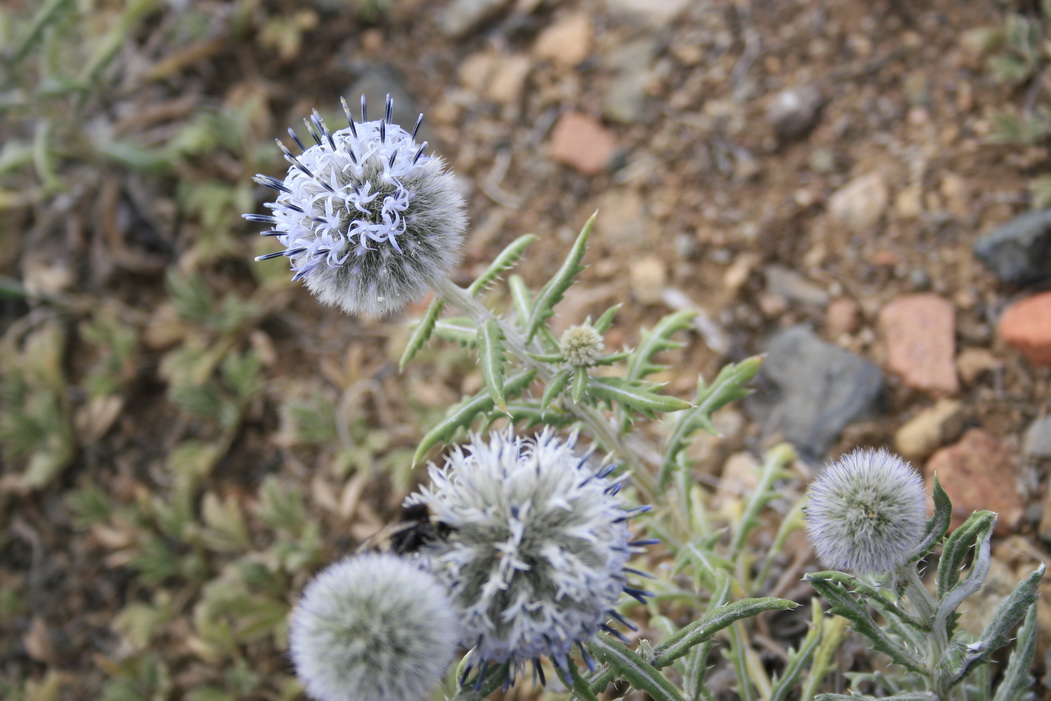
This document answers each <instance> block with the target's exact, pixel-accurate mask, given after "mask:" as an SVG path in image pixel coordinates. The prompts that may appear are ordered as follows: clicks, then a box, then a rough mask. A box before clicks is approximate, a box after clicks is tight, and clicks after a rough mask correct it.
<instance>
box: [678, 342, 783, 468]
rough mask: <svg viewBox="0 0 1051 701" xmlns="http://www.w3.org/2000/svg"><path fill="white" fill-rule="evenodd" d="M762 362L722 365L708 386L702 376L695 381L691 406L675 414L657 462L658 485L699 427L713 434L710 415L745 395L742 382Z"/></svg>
mask: <svg viewBox="0 0 1051 701" xmlns="http://www.w3.org/2000/svg"><path fill="white" fill-rule="evenodd" d="M762 364H763V356H760V355H757V356H753V357H751V358H746V359H745V360H742V361H741V362H739V363H735V364H731V365H726V366H724V367H723V369H722V370H720V371H719V374H718V375H717V376H716V378H715V381H714V382H712V384H711V385H706V384H705V382H704V379H703V378H701V379H699V380H698V381H697V394H696V396H695V398H694V406H693V408H692V409H690V410H689V411H686V412H683V413H682V414H680V415H679V416H678V417H677V418H678V421H677V422H676V424H675V430H674V431H673V432H672V435H671V436H670V437H669V438H668V447H667V449H666V450H665V453H664V459H663V461H662V462H661V471H660V477H659V479H658V484H659V485H660V486H661V487H665V486H667V484H668V482H669V480H671V475H672V471H673V470H674V469H675V466H676V465H677V464H678V458H679V454H680V453H681V452H682V451H683V450H685V448H686V446H687V445H689V442H690V436H691V435H693V434H694V433H695V432H697V431H699V430H701V429H704V430H705V431H708V432H709V433H713V434H715V433H717V431H716V430H715V425H714V424H713V423H712V414H714V413H715V412H716V411H718V410H719V409H721V408H722V407H724V406H726V405H727V404H729V403H730V402H732V401H736V400H738V399H741V398H743V397H746V396H748V394H749V393H750V392H751V390H749V389H746V388H745V385H746V384H748V383H749V382H751V381H752V379H753V378H754V377H755V376H756V373H758V372H759V368H760V367H761V366H762Z"/></svg>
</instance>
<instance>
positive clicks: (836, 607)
mask: <svg viewBox="0 0 1051 701" xmlns="http://www.w3.org/2000/svg"><path fill="white" fill-rule="evenodd" d="M842 574H843V573H842V572H813V573H809V574H807V575H805V576H804V577H803V579H805V580H806V581H808V582H810V585H811V586H812V587H814V589H816V590H817V592H818V593H819V594H820V595H821V597H822V598H823V599H824V600H825V601H827V602H828V603H829V604H831V608H830V609H829V613H834V614H836V615H839V616H842V617H843V618H846V619H847V620H849V621H850V622H851V624H852V627H853V628H854V630H856V631H857V632H859V633H861V634H862V635H864V636H865V637H866V638H868V639H869V640H870V641H871V642H872V648H873V649H874V650H876V651H877V652H882V653H883V654H885V655H887V656H888V657H890V658H891V659H892V660H894V662H896V663H897V664H900V665H901V666H903V667H905V668H906V669H910V670H912V671H913V672H917V673H922V668H923V664H922V662H920V661H919V660H916V659H913V657H912V655H911V654H910V653H909V651H908V650H906V649H905V648H903V647H902V646H901V645H899V644H898V643H897V642H896V641H895V640H893V639H891V638H890V637H889V636H888V635H887V634H886V633H885V632H884V631H883V629H882V628H881V627H880V626H879V624H877V623H876V621H875V620H874V619H873V618H872V616H871V615H870V614H869V612H868V609H867V608H865V607H864V606H862V605H861V604H860V603H858V601H857V600H856V599H855V598H854V597H853V596H851V594H850V593H849V592H848V591H847V590H846V587H845V586H844V585H843V584H842V580H841V579H840V575H842Z"/></svg>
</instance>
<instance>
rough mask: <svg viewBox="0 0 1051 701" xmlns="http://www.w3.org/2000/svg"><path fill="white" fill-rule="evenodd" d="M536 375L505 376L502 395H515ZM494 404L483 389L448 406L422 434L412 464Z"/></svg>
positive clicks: (523, 372) (525, 373) (531, 371)
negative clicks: (441, 416)
mask: <svg viewBox="0 0 1051 701" xmlns="http://www.w3.org/2000/svg"><path fill="white" fill-rule="evenodd" d="M535 375H536V371H535V370H527V371H521V372H518V373H516V374H514V375H512V376H511V377H509V378H507V381H506V382H504V387H503V389H504V396H505V397H517V396H518V395H519V394H521V393H522V392H524V391H525V389H526V388H527V387H528V386H529V385H530V384H531V383H532V382H533V377H534V376H535ZM493 406H494V402H493V397H492V395H490V394H489V391H488V390H484V391H482V392H479V393H477V394H475V395H474V396H473V397H468V398H466V399H464V400H463V401H461V402H459V403H458V404H454V405H453V406H452V407H450V408H449V411H448V413H447V414H446V415H445V418H443V419H442V420H441V421H439V422H438V425H436V426H435V427H434V428H432V429H431V430H430V431H428V432H427V434H426V435H424V437H423V439H421V440H420V444H419V446H417V448H416V453H415V454H414V455H413V456H412V464H413V465H416V464H417V463H419V461H420V459H421V458H422V457H423V456H424V455H426V454H427V452H428V451H430V449H431V448H433V447H434V446H436V445H438V443H441V442H443V441H448V440H449V439H450V438H452V436H453V434H454V433H456V430H457V429H459V428H463V429H467V428H468V427H469V426H470V425H471V422H472V421H474V418H475V417H476V416H478V415H479V414H481V413H483V412H487V411H491V410H492V408H493Z"/></svg>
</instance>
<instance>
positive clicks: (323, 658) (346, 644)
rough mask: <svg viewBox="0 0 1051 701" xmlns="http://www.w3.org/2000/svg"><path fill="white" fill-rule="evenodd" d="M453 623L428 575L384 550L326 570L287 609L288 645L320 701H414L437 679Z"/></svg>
mask: <svg viewBox="0 0 1051 701" xmlns="http://www.w3.org/2000/svg"><path fill="white" fill-rule="evenodd" d="M458 626H459V621H458V617H457V614H456V611H455V609H454V608H453V606H452V604H451V603H450V601H449V597H448V595H447V594H446V592H445V588H444V587H443V586H442V585H441V583H439V582H438V581H437V579H436V578H435V577H434V575H432V574H430V573H428V572H424V571H422V570H420V569H419V568H418V567H416V566H415V565H413V564H412V563H410V562H409V561H407V560H405V559H403V558H400V557H398V556H396V555H390V554H375V553H374V554H368V555H359V556H356V557H352V558H348V559H345V560H343V561H341V562H339V563H337V564H335V565H332V566H330V567H328V568H326V569H325V570H324V571H322V572H321V574H319V575H318V576H317V577H316V578H315V579H314V580H313V581H311V582H310V584H308V585H307V587H306V590H305V591H304V593H303V598H302V600H301V601H300V602H299V605H298V606H297V607H296V609H295V612H294V613H293V614H292V625H291V632H290V635H289V646H290V648H291V653H292V661H293V662H294V663H295V667H296V673H297V674H298V675H299V678H300V679H301V680H302V681H303V683H304V684H305V685H306V689H307V694H308V695H310V696H311V697H312V698H314V699H318V700H319V701H344V700H345V701H402V700H404V701H417V700H418V699H421V698H425V697H426V696H427V693H428V692H429V691H430V690H431V689H433V688H434V687H435V686H437V685H438V683H439V682H440V681H441V678H442V675H444V674H445V670H446V669H448V667H449V664H450V663H451V662H452V658H453V653H454V652H455V651H456V645H457V642H458V640H459V638H460V631H459V627H458Z"/></svg>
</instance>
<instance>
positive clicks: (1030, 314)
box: [997, 292, 1051, 365]
mask: <svg viewBox="0 0 1051 701" xmlns="http://www.w3.org/2000/svg"><path fill="white" fill-rule="evenodd" d="M997 332H998V334H999V336H1000V338H1001V339H1002V340H1003V342H1004V343H1006V344H1007V345H1009V346H1011V347H1012V348H1016V349H1017V350H1019V351H1021V353H1022V355H1024V356H1025V358H1026V360H1028V361H1029V362H1030V363H1032V364H1033V365H1051V292H1043V293H1041V294H1038V295H1034V296H1032V297H1029V298H1027V299H1023V300H1022V301H1021V302H1016V303H1015V304H1012V305H1011V306H1010V307H1008V308H1007V310H1006V311H1005V312H1004V315H1003V316H1002V317H1001V318H1000V325H999V327H998V329H997Z"/></svg>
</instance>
